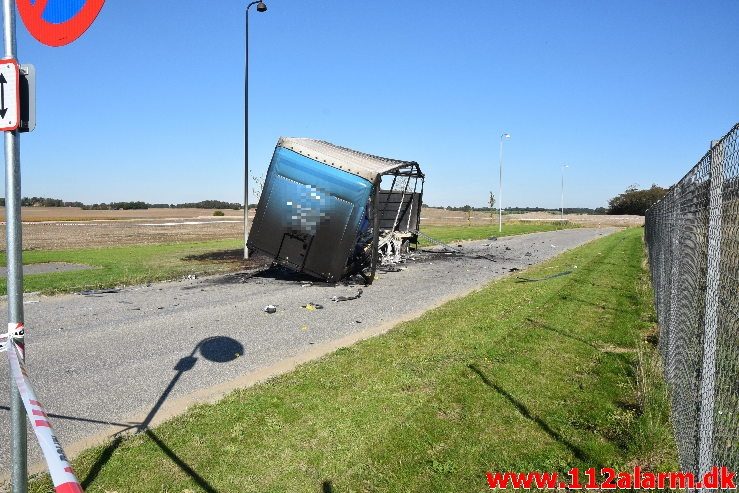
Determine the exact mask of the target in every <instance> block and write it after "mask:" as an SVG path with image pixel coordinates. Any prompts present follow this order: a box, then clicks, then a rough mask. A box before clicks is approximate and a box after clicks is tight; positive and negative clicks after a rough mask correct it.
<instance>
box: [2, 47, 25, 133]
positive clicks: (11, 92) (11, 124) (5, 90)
mask: <svg viewBox="0 0 739 493" xmlns="http://www.w3.org/2000/svg"><path fill="white" fill-rule="evenodd" d="M19 78H20V69H19V67H18V62H17V61H15V60H13V59H12V58H7V59H4V60H0V131H3V132H5V131H7V130H15V129H17V128H18V122H19V121H20V90H19Z"/></svg>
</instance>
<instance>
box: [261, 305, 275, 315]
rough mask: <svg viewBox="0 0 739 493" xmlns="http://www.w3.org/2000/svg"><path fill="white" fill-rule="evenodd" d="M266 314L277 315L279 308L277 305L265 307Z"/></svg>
mask: <svg viewBox="0 0 739 493" xmlns="http://www.w3.org/2000/svg"><path fill="white" fill-rule="evenodd" d="M264 311H265V313H276V312H277V307H276V306H275V305H267V306H265V307H264Z"/></svg>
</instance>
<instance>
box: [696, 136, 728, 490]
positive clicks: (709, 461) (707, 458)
mask: <svg viewBox="0 0 739 493" xmlns="http://www.w3.org/2000/svg"><path fill="white" fill-rule="evenodd" d="M723 147H724V146H723V142H719V143H717V144H716V145H713V146H712V147H711V175H710V180H711V181H710V198H709V209H708V211H709V212H708V262H707V269H706V302H705V319H704V325H703V371H702V373H701V388H700V423H699V428H698V472H699V474H700V475H701V478H702V475H703V474H705V473H706V472H708V471H709V470H710V468H711V467H712V466H713V465H714V464H713V414H714V401H715V396H714V385H715V382H716V337H717V336H716V333H717V326H718V305H719V294H720V293H719V286H720V282H721V279H720V274H721V269H720V267H721V266H720V262H721V215H722V207H723V194H722V193H723V186H724V148H723Z"/></svg>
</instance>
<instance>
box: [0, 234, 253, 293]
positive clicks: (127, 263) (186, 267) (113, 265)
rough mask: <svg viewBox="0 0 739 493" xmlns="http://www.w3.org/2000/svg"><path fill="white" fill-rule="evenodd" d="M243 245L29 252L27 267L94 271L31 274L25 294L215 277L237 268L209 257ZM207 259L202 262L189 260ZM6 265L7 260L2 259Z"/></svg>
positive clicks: (1, 284)
mask: <svg viewBox="0 0 739 493" xmlns="http://www.w3.org/2000/svg"><path fill="white" fill-rule="evenodd" d="M241 245H243V241H240V240H216V241H208V242H200V243H171V244H163V245H136V246H123V247H112V248H86V249H77V250H28V251H25V252H23V263H24V264H38V263H45V262H68V263H76V264H85V265H89V266H92V267H93V269H88V270H80V271H71V272H55V273H49V274H32V275H27V276H24V280H23V288H24V291H26V292H33V291H40V292H42V293H44V294H54V293H60V292H74V291H81V290H84V289H97V288H109V287H114V286H120V285H133V284H142V283H146V282H152V281H163V280H169V279H176V278H178V277H181V276H183V275H185V274H214V273H218V272H224V271H228V270H233V269H234V268H237V267H238V266H239V265H240V264H239V262H238V259H236V260H235V261H234V260H233V259H231V260H230V261H224V260H222V259H217V258H214V259H212V260H211V259H208V258H207V257H208V255H207V254H209V253H213V252H223V251H227V250H229V249H236V248H239V247H240V246H241ZM199 255H204V257H203V259H194V258H187V257H190V256H193V257H197V256H199ZM0 261H1V262H2V265H6V258H5V254H4V253H3V254H2V256H1V257H0ZM6 287H7V286H6V279H5V277H3V278H2V279H0V294H5V293H6V291H7V290H6Z"/></svg>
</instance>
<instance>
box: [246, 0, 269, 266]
mask: <svg viewBox="0 0 739 493" xmlns="http://www.w3.org/2000/svg"><path fill="white" fill-rule="evenodd" d="M252 5H256V6H257V12H266V11H267V4H265V3H264V2H263V1H261V0H257V1H254V2H251V3H250V4H249V5H247V6H246V11H245V12H246V14H245V35H244V38H245V50H244V51H245V63H244V258H245V259H248V258H249V247H247V246H246V244H247V242H248V241H249V9H250V8H251V7H252Z"/></svg>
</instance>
